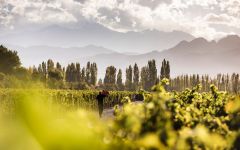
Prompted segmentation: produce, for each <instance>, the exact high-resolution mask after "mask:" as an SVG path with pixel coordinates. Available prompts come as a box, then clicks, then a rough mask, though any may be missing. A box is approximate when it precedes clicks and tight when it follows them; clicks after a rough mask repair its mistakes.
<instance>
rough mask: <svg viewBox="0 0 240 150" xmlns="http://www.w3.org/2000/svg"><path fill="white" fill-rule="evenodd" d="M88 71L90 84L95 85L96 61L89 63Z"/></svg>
mask: <svg viewBox="0 0 240 150" xmlns="http://www.w3.org/2000/svg"><path fill="white" fill-rule="evenodd" d="M90 73H91V76H90V78H91V82H90V83H91V85H94V86H95V85H96V83H97V64H96V63H93V64H91V66H90Z"/></svg>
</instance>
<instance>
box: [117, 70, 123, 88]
mask: <svg viewBox="0 0 240 150" xmlns="http://www.w3.org/2000/svg"><path fill="white" fill-rule="evenodd" d="M117 89H118V90H119V91H122V90H124V85H123V81H122V70H121V69H119V70H118V74H117Z"/></svg>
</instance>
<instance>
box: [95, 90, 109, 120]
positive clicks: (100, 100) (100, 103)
mask: <svg viewBox="0 0 240 150" xmlns="http://www.w3.org/2000/svg"><path fill="white" fill-rule="evenodd" d="M108 95H109V92H108V91H105V90H103V91H101V92H99V94H98V96H97V101H98V111H99V117H100V118H101V117H102V113H103V100H104V98H105V97H107V96H108Z"/></svg>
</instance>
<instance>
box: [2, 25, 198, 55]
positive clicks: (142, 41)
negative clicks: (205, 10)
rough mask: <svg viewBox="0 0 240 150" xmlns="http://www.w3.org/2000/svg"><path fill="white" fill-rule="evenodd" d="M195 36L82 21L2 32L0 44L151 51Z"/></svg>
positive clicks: (177, 32) (136, 51)
mask: <svg viewBox="0 0 240 150" xmlns="http://www.w3.org/2000/svg"><path fill="white" fill-rule="evenodd" d="M192 39H194V37H193V36H192V35H190V34H188V33H185V32H181V31H173V32H161V31H158V30H145V31H142V32H127V33H122V32H117V31H113V30H110V29H108V28H106V27H104V26H102V25H100V24H96V23H85V24H81V25H79V26H78V27H77V28H66V27H62V26H58V25H53V26H48V27H45V28H43V29H41V30H39V29H38V30H34V29H31V30H30V29H29V30H28V31H24V32H18V33H14V34H8V35H0V43H9V44H15V45H20V46H26V47H29V46H32V45H48V46H53V47H72V46H76V47H82V46H85V45H101V46H103V47H107V48H110V49H114V50H116V51H118V52H123V53H124V52H134V53H146V52H150V51H151V50H163V49H168V48H170V47H173V46H174V45H176V44H177V43H179V42H180V41H182V40H186V41H190V40H192Z"/></svg>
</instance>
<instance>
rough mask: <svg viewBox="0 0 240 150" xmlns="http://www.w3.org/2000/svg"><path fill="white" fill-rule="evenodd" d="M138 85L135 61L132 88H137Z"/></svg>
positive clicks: (137, 71)
mask: <svg viewBox="0 0 240 150" xmlns="http://www.w3.org/2000/svg"><path fill="white" fill-rule="evenodd" d="M138 86H139V68H138V65H137V64H136V63H135V65H134V68H133V88H134V90H137V89H138Z"/></svg>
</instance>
